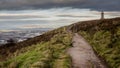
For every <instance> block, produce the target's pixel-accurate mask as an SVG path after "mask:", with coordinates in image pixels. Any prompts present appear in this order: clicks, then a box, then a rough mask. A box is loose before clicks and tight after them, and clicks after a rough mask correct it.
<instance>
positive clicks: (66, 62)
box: [0, 18, 120, 68]
mask: <svg viewBox="0 0 120 68" xmlns="http://www.w3.org/2000/svg"><path fill="white" fill-rule="evenodd" d="M69 31H71V32H72V33H79V34H80V35H82V36H83V37H84V38H85V39H86V40H87V41H88V42H89V43H90V44H91V45H92V47H93V49H94V51H95V52H96V54H97V55H98V56H99V57H101V58H102V60H103V61H105V62H106V64H108V66H109V67H111V68H119V67H120V42H119V41H120V18H113V19H104V20H92V21H83V22H78V23H75V24H72V25H69V26H65V27H61V28H58V29H55V30H53V31H49V32H46V33H45V34H43V35H40V36H37V37H34V38H32V39H28V40H26V41H23V42H20V43H9V44H6V45H3V46H0V61H1V62H0V68H70V67H71V58H70V57H69V55H67V54H66V50H67V49H68V48H69V47H71V46H72V33H70V32H69Z"/></svg>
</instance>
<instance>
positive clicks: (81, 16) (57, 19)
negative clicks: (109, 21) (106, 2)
mask: <svg viewBox="0 0 120 68" xmlns="http://www.w3.org/2000/svg"><path fill="white" fill-rule="evenodd" d="M104 13H105V18H114V17H119V16H120V12H117V11H105V12H104ZM100 16H101V11H96V10H91V9H86V8H84V9H81V8H72V7H64V8H50V9H37V10H35V9H32V10H19V11H16V10H4V11H0V31H16V30H25V29H36V28H37V29H38V28H41V29H43V28H53V29H54V28H58V27H61V26H66V25H70V24H73V23H76V22H79V21H86V20H94V19H100V18H101V17H100Z"/></svg>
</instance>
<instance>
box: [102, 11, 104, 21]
mask: <svg viewBox="0 0 120 68" xmlns="http://www.w3.org/2000/svg"><path fill="white" fill-rule="evenodd" d="M101 19H104V11H102V12H101Z"/></svg>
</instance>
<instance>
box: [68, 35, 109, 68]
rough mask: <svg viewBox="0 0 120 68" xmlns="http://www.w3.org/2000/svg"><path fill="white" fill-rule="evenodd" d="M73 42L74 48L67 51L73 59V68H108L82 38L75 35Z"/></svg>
mask: <svg viewBox="0 0 120 68" xmlns="http://www.w3.org/2000/svg"><path fill="white" fill-rule="evenodd" d="M72 42H73V47H72V48H69V49H68V51H67V52H68V54H69V55H70V56H71V58H72V68H107V67H106V66H105V65H104V64H102V62H101V61H100V60H99V58H98V57H97V56H96V55H95V53H94V51H93V49H92V47H91V46H90V45H89V44H88V42H87V41H86V40H85V39H84V38H83V37H82V36H80V35H78V34H77V33H75V35H74V36H73V40H72Z"/></svg>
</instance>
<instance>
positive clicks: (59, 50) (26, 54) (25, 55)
mask: <svg viewBox="0 0 120 68" xmlns="http://www.w3.org/2000/svg"><path fill="white" fill-rule="evenodd" d="M53 33H54V35H53ZM51 34H52V35H53V36H51V37H46V38H44V39H43V40H42V41H38V40H39V39H42V38H40V37H41V36H39V37H35V38H33V39H30V40H27V42H26V41H25V42H21V43H16V44H14V45H10V44H8V45H6V46H8V47H6V46H5V47H6V49H8V50H6V52H5V50H3V51H2V50H1V52H0V53H1V55H0V58H1V59H3V60H2V62H0V68H70V66H71V65H70V64H71V62H70V57H69V56H68V55H67V54H66V49H67V48H69V47H70V46H71V39H72V36H71V34H69V33H67V31H66V28H65V27H63V28H59V29H57V30H53V31H51V32H47V33H45V34H44V35H45V36H47V35H51ZM35 40H36V41H35ZM31 41H32V42H31ZM28 42H29V43H28ZM36 42H38V43H36ZM27 43H28V44H27ZM33 43H34V44H33ZM21 44H22V46H25V47H22V46H21ZM30 45H31V46H30ZM15 46H18V47H15ZM9 48H14V49H15V48H17V49H15V50H13V51H11V50H12V49H9ZM2 52H4V54H2ZM3 56H6V57H3Z"/></svg>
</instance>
